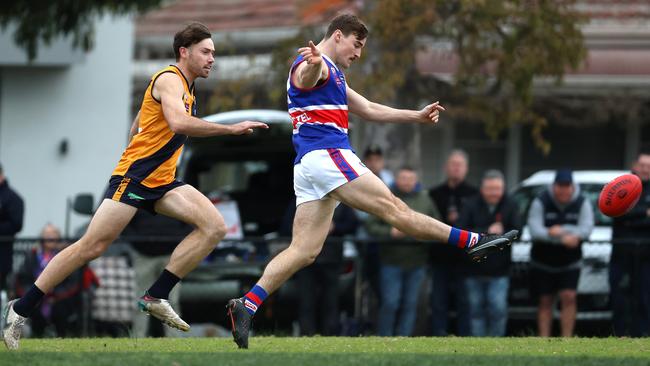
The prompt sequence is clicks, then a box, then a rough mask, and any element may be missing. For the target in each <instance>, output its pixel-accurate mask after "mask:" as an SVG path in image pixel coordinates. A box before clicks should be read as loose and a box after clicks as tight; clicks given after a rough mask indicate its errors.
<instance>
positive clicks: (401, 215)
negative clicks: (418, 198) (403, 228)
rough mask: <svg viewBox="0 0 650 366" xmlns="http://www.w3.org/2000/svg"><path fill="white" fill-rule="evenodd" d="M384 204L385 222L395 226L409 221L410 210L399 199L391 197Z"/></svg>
mask: <svg viewBox="0 0 650 366" xmlns="http://www.w3.org/2000/svg"><path fill="white" fill-rule="evenodd" d="M387 201H388V203H386V205H385V207H386V216H385V217H384V220H386V222H388V223H390V224H392V225H396V224H399V223H401V222H404V221H405V220H408V219H409V215H408V214H409V211H410V210H411V209H410V208H409V207H408V206H407V205H406V204H405V203H404V202H403V201H402V200H401V199H399V198H397V197H395V196H393V195H391V197H390V199H388V200H387Z"/></svg>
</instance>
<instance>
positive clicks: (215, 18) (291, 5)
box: [136, 0, 356, 38]
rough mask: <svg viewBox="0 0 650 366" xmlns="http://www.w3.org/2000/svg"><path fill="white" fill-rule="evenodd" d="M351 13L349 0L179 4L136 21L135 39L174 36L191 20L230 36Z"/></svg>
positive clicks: (187, 0) (183, 0)
mask: <svg viewBox="0 0 650 366" xmlns="http://www.w3.org/2000/svg"><path fill="white" fill-rule="evenodd" d="M354 9H356V5H355V2H354V1H351V0H325V1H323V0H317V1H309V2H306V1H304V0H303V1H301V0H178V1H172V2H170V3H168V4H167V5H165V6H163V7H161V8H159V9H156V10H152V11H150V12H148V13H146V14H144V15H142V16H140V17H138V18H137V19H136V37H138V38H140V37H157V36H169V35H173V34H174V33H175V32H176V31H177V30H178V28H179V27H180V26H181V25H182V24H184V23H186V22H188V21H190V20H195V21H199V22H202V23H204V24H205V25H206V26H207V27H208V28H209V29H210V30H211V31H213V32H220V31H223V32H231V31H237V30H252V29H260V28H278V27H292V26H300V25H302V24H314V23H319V22H325V21H327V20H328V19H329V18H330V17H331V16H333V15H334V14H336V13H337V12H339V11H342V10H351V11H354Z"/></svg>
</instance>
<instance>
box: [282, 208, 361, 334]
mask: <svg viewBox="0 0 650 366" xmlns="http://www.w3.org/2000/svg"><path fill="white" fill-rule="evenodd" d="M295 213H296V202H295V199H294V200H292V202H290V203H289V208H288V209H287V211H286V213H285V216H284V218H283V221H282V222H283V223H282V227H281V228H280V235H283V236H290V235H291V229H292V223H293V218H294V216H295ZM358 226H359V219H358V218H357V214H356V213H355V211H354V209H352V208H350V207H349V206H346V205H345V204H340V205H339V206H338V207H337V208H336V210H335V211H334V217H333V218H332V223H331V225H330V231H329V234H328V235H327V239H326V240H325V244H324V245H323V250H321V252H320V254H318V257H316V261H315V262H314V264H312V265H311V266H308V267H305V268H303V269H301V270H300V271H298V272H297V273H296V281H297V282H298V289H299V299H298V303H299V304H298V323H299V324H300V335H304V336H312V335H314V334H320V335H323V336H335V335H338V334H339V333H340V329H339V274H340V273H341V270H342V267H343V242H342V240H341V239H343V238H344V237H345V236H348V235H354V234H355V233H356V231H357V228H358Z"/></svg>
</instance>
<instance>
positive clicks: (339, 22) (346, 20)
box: [325, 14, 368, 40]
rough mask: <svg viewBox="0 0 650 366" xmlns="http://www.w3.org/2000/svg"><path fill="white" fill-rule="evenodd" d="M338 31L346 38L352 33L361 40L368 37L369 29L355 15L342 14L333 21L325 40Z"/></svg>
mask: <svg viewBox="0 0 650 366" xmlns="http://www.w3.org/2000/svg"><path fill="white" fill-rule="evenodd" d="M337 29H338V30H340V31H341V32H342V33H343V35H344V36H346V37H347V36H349V35H350V34H351V33H354V35H355V36H357V39H359V40H361V39H366V37H368V28H366V25H365V24H363V23H362V22H361V20H359V18H357V16H356V15H354V14H341V15H338V16H336V17H335V18H334V19H332V21H331V22H330V25H329V27H327V33H326V34H325V38H330V37H331V36H332V34H334V32H335V31H336V30H337Z"/></svg>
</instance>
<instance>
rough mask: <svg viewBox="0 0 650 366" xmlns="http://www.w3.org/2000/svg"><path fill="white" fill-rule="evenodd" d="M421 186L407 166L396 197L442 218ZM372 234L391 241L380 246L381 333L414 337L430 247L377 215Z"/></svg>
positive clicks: (368, 224)
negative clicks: (409, 236)
mask: <svg viewBox="0 0 650 366" xmlns="http://www.w3.org/2000/svg"><path fill="white" fill-rule="evenodd" d="M417 187H418V175H417V173H416V172H415V170H414V169H413V168H410V167H403V168H401V169H400V170H399V172H398V173H397V177H396V179H395V187H394V188H393V189H392V191H393V194H394V195H395V196H397V197H398V198H400V199H401V200H403V201H404V202H405V203H406V204H407V205H408V206H409V207H412V208H413V210H415V211H417V212H420V213H423V214H426V215H429V216H431V217H434V218H436V219H440V213H439V212H438V210H437V209H436V207H435V205H434V204H433V202H432V201H431V199H430V198H429V197H428V196H427V194H426V192H423V191H421V190H419V189H417ZM365 225H366V229H367V230H368V233H369V234H370V235H371V236H373V237H375V238H377V239H384V240H388V242H386V241H384V242H382V244H381V246H380V252H379V253H380V260H381V266H380V280H381V305H380V308H379V320H378V333H379V335H380V336H392V335H398V336H410V335H412V333H413V327H414V325H415V319H416V315H417V313H418V312H417V304H418V297H419V293H420V286H421V285H422V280H424V276H425V274H426V264H427V256H428V253H429V244H427V243H422V242H416V241H414V240H412V239H410V238H408V237H407V236H406V235H405V234H404V233H402V232H401V231H399V230H397V229H396V228H394V227H391V226H390V225H389V224H387V223H386V222H384V221H382V220H381V219H379V218H378V217H376V216H372V215H371V216H369V218H368V220H367V221H366V223H365Z"/></svg>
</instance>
